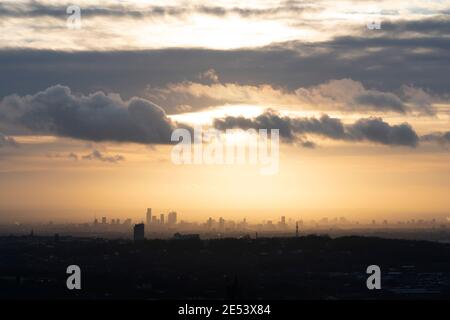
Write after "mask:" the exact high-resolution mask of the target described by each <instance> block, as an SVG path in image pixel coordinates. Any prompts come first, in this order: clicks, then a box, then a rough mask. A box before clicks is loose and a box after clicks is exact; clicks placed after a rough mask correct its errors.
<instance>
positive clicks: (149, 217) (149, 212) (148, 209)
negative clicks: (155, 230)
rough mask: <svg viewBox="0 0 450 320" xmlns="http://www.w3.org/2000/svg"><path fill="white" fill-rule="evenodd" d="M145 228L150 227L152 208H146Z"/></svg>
mask: <svg viewBox="0 0 450 320" xmlns="http://www.w3.org/2000/svg"><path fill="white" fill-rule="evenodd" d="M146 218H147V220H146V221H147V226H150V224H151V223H152V208H147V217H146Z"/></svg>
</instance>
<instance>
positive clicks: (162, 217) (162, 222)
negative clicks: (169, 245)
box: [159, 213, 164, 224]
mask: <svg viewBox="0 0 450 320" xmlns="http://www.w3.org/2000/svg"><path fill="white" fill-rule="evenodd" d="M159 223H160V224H164V213H161V215H160V219H159Z"/></svg>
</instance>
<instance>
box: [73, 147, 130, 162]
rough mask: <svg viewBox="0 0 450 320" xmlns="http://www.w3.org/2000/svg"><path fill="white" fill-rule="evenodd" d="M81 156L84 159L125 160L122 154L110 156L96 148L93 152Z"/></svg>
mask: <svg viewBox="0 0 450 320" xmlns="http://www.w3.org/2000/svg"><path fill="white" fill-rule="evenodd" d="M81 158H82V159H83V160H99V161H102V162H109V163H117V162H120V161H124V160H125V157H124V156H122V155H119V154H116V155H114V156H108V155H105V154H103V153H101V152H100V151H98V150H96V149H94V150H92V152H91V153H89V154H87V155H84V156H82V157H81Z"/></svg>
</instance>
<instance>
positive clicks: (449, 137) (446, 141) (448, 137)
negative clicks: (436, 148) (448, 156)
mask: <svg viewBox="0 0 450 320" xmlns="http://www.w3.org/2000/svg"><path fill="white" fill-rule="evenodd" d="M420 140H421V141H424V142H435V143H437V144H439V145H441V146H444V147H447V146H448V145H450V131H446V132H433V133H429V134H426V135H423V136H421V137H420Z"/></svg>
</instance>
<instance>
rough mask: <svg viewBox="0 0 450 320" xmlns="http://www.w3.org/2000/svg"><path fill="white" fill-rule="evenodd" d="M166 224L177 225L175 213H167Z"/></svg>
mask: <svg viewBox="0 0 450 320" xmlns="http://www.w3.org/2000/svg"><path fill="white" fill-rule="evenodd" d="M167 223H168V224H169V225H174V224H177V213H176V212H175V211H172V212H169V214H168V216H167Z"/></svg>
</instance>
